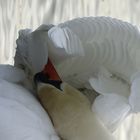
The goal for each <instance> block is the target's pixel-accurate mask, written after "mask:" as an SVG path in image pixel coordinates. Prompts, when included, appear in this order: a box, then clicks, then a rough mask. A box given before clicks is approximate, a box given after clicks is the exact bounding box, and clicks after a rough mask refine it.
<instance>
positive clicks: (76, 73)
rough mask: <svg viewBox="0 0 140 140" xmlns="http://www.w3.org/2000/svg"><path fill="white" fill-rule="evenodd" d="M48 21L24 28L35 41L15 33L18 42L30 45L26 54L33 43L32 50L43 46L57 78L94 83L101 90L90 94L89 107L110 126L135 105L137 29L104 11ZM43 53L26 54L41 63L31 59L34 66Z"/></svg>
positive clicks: (139, 66)
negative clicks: (50, 23)
mask: <svg viewBox="0 0 140 140" xmlns="http://www.w3.org/2000/svg"><path fill="white" fill-rule="evenodd" d="M48 27H49V26H42V27H40V28H39V30H37V31H34V32H31V33H30V36H34V35H36V38H39V39H38V40H41V41H40V42H39V43H40V44H41V46H40V45H39V44H38V45H36V44H35V43H34V42H35V39H34V38H30V39H29V37H28V36H26V35H25V36H24V37H22V36H21V35H20V36H19V39H18V48H22V47H21V45H20V44H23V43H24V42H28V43H26V45H25V46H26V48H31V49H30V50H31V51H30V52H29V53H30V54H33V53H34V52H32V51H33V48H34V47H35V46H38V48H37V50H39V51H38V52H40V50H41V49H42V50H43V51H42V50H41V51H42V52H43V53H41V54H43V55H45V54H48V51H49V57H50V58H51V60H52V61H53V63H54V64H55V66H56V69H57V71H58V73H59V74H60V76H61V78H62V80H64V81H66V82H68V83H70V84H72V85H73V86H75V87H77V88H83V87H85V88H94V89H95V90H96V91H97V92H98V93H100V94H101V95H102V96H99V97H97V99H96V100H95V103H94V105H93V110H94V111H95V112H96V113H97V114H98V115H99V118H101V119H102V120H103V121H104V123H105V124H106V125H107V126H108V127H109V128H111V129H114V128H115V126H116V124H118V123H119V122H120V120H122V119H123V118H125V117H126V116H127V114H128V113H129V112H130V111H133V112H139V111H140V102H139V99H140V93H139V91H140V89H139V84H140V76H139V74H140V61H139V56H140V33H139V30H138V29H137V27H135V26H133V25H131V24H129V23H127V22H123V21H120V20H117V19H113V18H108V17H95V18H93V17H85V18H77V19H74V20H71V21H68V22H65V23H62V24H59V25H57V26H54V27H51V28H49V29H48ZM38 31H39V32H40V33H37V32H38ZM43 42H45V43H43ZM32 44H34V45H32ZM47 47H48V48H49V50H48V51H47V50H46V48H47ZM27 50H28V49H27ZM17 52H18V51H17ZM35 54H39V53H37V52H36V53H35ZM43 55H41V57H40V55H39V56H38V57H37V55H36V56H35V55H32V56H33V57H35V58H36V59H38V58H39V60H40V63H41V66H39V65H38V63H39V61H36V63H34V65H37V68H36V71H37V70H40V69H42V66H43V64H44V65H45V63H46V62H47V59H46V58H44V56H43ZM24 58H26V59H27V62H28V60H31V58H30V57H29V56H28V55H25V56H24ZM24 60H25V59H24ZM23 63H24V62H23ZM29 63H30V62H29ZM38 67H39V68H38ZM34 68H35V67H34ZM112 100H114V102H112ZM104 104H105V105H104ZM118 104H120V106H118ZM104 110H105V111H104Z"/></svg>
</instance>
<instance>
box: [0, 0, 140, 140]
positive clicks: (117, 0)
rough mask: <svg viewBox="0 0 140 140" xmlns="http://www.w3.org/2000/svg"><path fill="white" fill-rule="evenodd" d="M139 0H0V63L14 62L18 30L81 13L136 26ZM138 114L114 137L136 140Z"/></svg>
mask: <svg viewBox="0 0 140 140" xmlns="http://www.w3.org/2000/svg"><path fill="white" fill-rule="evenodd" d="M139 7H140V0H123V1H121V0H0V18H1V20H0V63H13V57H14V54H15V47H16V43H15V40H16V38H17V36H18V30H19V29H22V28H32V29H35V28H36V27H38V26H39V25H40V24H42V23H46V24H48V23H53V24H57V23H59V22H63V21H66V20H68V19H72V18H75V17H83V16H111V17H115V18H119V19H122V20H125V21H128V22H131V23H133V24H136V25H137V26H139V24H140V18H139V15H140V10H139ZM139 118H140V115H139V114H136V115H132V116H129V117H128V118H127V119H126V120H125V121H124V122H123V124H122V125H121V126H120V127H119V128H118V130H117V131H116V132H115V136H116V137H117V140H139V137H140V136H139V132H138V130H139V129H140V119H139Z"/></svg>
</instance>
